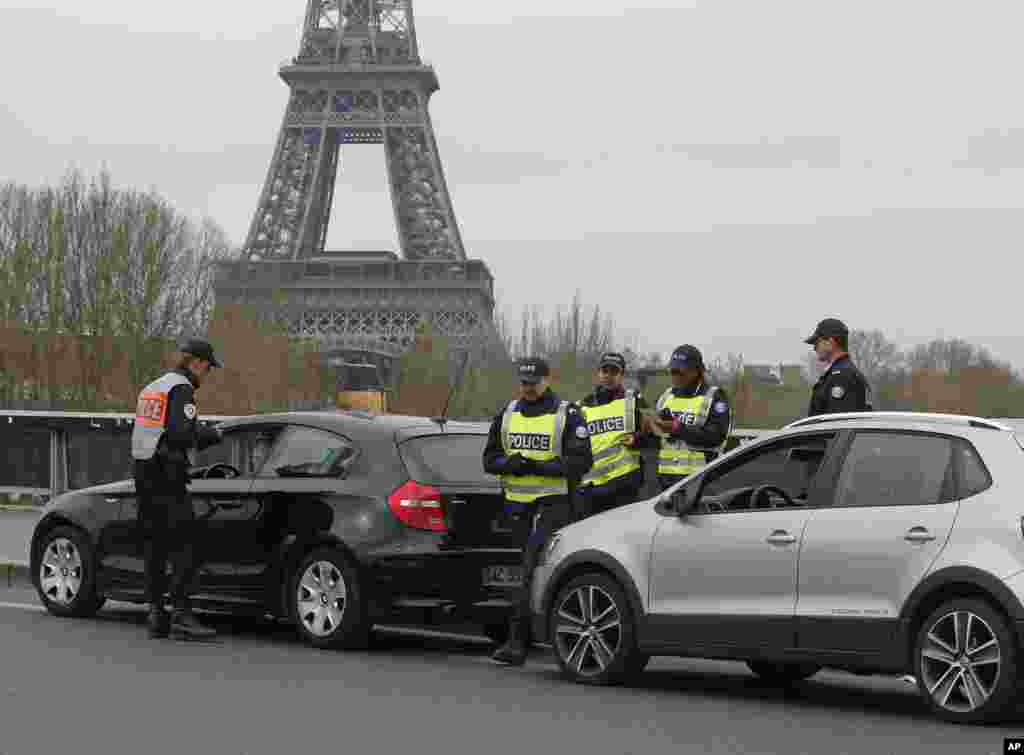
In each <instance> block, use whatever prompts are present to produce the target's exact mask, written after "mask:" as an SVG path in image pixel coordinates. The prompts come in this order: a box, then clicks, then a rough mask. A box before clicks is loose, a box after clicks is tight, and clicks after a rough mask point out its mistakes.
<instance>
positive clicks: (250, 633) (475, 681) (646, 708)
mask: <svg viewBox="0 0 1024 755" xmlns="http://www.w3.org/2000/svg"><path fill="white" fill-rule="evenodd" d="M19 603H30V604H34V603H35V596H34V595H33V594H32V593H30V592H27V591H24V590H12V589H8V590H0V648H3V650H2V651H0V652H2V655H0V659H2V660H0V669H2V671H0V753H3V755H34V754H35V753H45V754H46V755H51V754H52V753H55V752H66V753H82V752H103V753H108V754H109V755H120V754H121V753H125V754H128V753H131V754H132V755H134V754H135V753H141V752H144V753H149V754H151V755H160V754H161V753H175V755H180V753H181V752H183V751H185V752H196V753H207V752H217V753H223V754H224V755H229V754H231V753H246V754H252V755H256V754H257V753H274V754H275V755H277V753H281V752H300V751H311V752H354V753H359V755H372V754H374V753H382V754H384V753H387V755H395V754H401V753H416V754H417V755H419V754H420V753H451V754H452V755H454V754H455V753H481V752H483V753H487V755H503V754H504V753H515V754H516V755H520V754H521V753H522V752H523V751H524V749H527V750H528V751H531V752H537V753H559V752H563V753H587V755H603V754H604V753H611V754H614V755H622V754H623V753H637V754H638V755H639V754H640V753H642V754H643V755H657V754H658V753H672V755H680V753H709V754H715V753H722V754H725V753H728V754H729V755H733V754H735V753H749V754H753V753H769V754H771V755H778V754H780V753H792V754H793V755H797V754H798V753H809V754H810V753H814V754H815V755H818V754H819V753H865V754H869V755H883V754H884V753H900V754H902V753H929V754H930V753H946V754H948V755H954V754H955V755H973V754H974V753H979V754H981V753H993V754H995V753H1000V752H1002V742H1003V737H1004V736H1010V735H1016V734H1021V733H1024V716H1022V717H1021V719H1020V720H1021V724H1020V726H1019V727H1017V728H1014V729H1006V728H979V727H955V726H950V725H946V724H942V723H939V722H936V721H934V720H933V719H931V718H930V717H929V716H928V715H927V714H926V713H925V712H924V710H923V708H922V706H921V704H920V703H919V702H918V700H917V698H916V697H915V695H914V693H913V691H912V690H911V689H910V688H909V687H906V686H905V685H903V684H902V683H901V682H899V681H897V680H893V679H876V678H860V677H853V676H848V675H845V674H827V673H826V674H821V675H819V677H820V678H819V677H816V678H815V679H813V680H811V681H810V682H807V683H805V684H804V685H802V686H800V687H799V688H797V689H794V690H791V691H788V692H787V691H782V690H778V689H775V688H772V687H769V686H766V685H764V684H762V683H761V682H759V681H757V680H756V679H755V678H754V677H753V676H751V675H750V674H749V673H747V672H746V671H745V670H744V668H743V667H742V666H740V665H738V664H727V663H710V662H695V661H678V660H668V659H664V660H663V659H656V660H655V661H654V662H653V663H652V664H651V667H650V670H649V671H648V672H647V673H646V674H645V675H644V677H643V678H642V679H641V681H640V683H639V684H638V685H637V686H635V687H633V688H620V689H614V688H613V689H604V688H594V689H591V688H585V687H581V686H577V685H573V684H569V683H566V682H564V681H563V680H562V679H561V678H560V677H559V676H558V674H557V672H556V669H555V667H554V664H553V662H552V660H551V658H550V657H549V656H547V655H546V654H544V653H541V654H540V655H539V656H538V657H537V658H536V659H535V660H532V661H531V662H530V663H529V664H527V666H525V667H524V668H522V669H504V668H498V667H495V666H493V665H492V664H491V662H490V661H489V660H488V658H487V654H488V652H489V649H490V646H489V645H488V644H487V643H486V642H485V641H483V640H473V639H472V638H462V639H441V638H436V637H435V638H429V637H423V636H408V635H406V636H401V635H394V634H390V635H385V636H384V637H383V640H382V642H381V643H380V645H379V646H378V647H376V648H375V649H374V650H372V651H369V652H361V653H341V652H324V651H316V650H313V649H311V648H308V647H306V646H304V645H302V644H301V643H300V642H299V641H298V640H297V639H296V638H295V636H294V635H293V633H292V630H291V629H290V628H288V627H284V626H275V625H272V624H269V623H253V622H242V621H232V620H226V619H218V620H217V621H215V622H214V623H215V625H216V626H217V627H218V628H219V629H220V630H221V631H222V637H221V639H220V640H219V641H218V643H216V644H204V645H197V644H184V643H180V642H175V641H172V640H162V641H151V640H148V639H147V638H146V637H145V630H144V626H143V621H144V614H143V613H142V612H141V611H140V609H138V608H136V607H124V606H114V607H112V608H110V609H105V610H104V611H103V612H102V613H101V615H100V616H99V617H97V618H95V619H90V620H60V619H57V618H54V617H51V616H49V615H48V614H45V613H42V612H40V611H36V610H31V609H26V608H23V607H20V606H18V605H16V604H19ZM159 711H166V712H167V713H166V714H161V713H160V712H159ZM524 739H526V740H528V741H529V742H530V743H531V745H530V746H528V747H527V748H524V747H523V745H522V744H519V742H521V741H523V740H524Z"/></svg>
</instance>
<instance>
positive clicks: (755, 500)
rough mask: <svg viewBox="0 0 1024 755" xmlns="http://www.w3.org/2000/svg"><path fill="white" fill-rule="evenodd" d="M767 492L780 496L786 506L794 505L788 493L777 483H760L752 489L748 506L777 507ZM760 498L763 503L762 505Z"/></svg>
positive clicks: (754, 507)
mask: <svg viewBox="0 0 1024 755" xmlns="http://www.w3.org/2000/svg"><path fill="white" fill-rule="evenodd" d="M768 493H775V494H777V495H778V496H779V497H780V498H782V499H783V500H784V501H785V502H786V505H787V506H796V504H795V503H793V499H792V498H790V497H789V493H787V492H786V491H785V490H783V489H782V488H780V487H779V486H778V485H761V486H760V487H757V488H755V489H754V492H753V493H751V494H750V508H752V509H774V508H777V506H776V505H775V503H774V502H773V501H772V499H771V498H770V497H769V496H768V495H767V494H768ZM762 499H764V504H763V505H762Z"/></svg>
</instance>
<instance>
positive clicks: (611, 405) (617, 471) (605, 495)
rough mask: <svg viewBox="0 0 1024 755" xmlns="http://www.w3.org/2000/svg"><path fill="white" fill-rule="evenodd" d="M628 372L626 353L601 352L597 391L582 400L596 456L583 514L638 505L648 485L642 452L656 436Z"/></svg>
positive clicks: (584, 486) (586, 483)
mask: <svg viewBox="0 0 1024 755" xmlns="http://www.w3.org/2000/svg"><path fill="white" fill-rule="evenodd" d="M625 374H626V358H625V357H624V356H623V355H622V354H620V353H618V352H608V353H606V354H602V355H601V359H600V361H599V362H598V366H597V385H596V386H595V388H594V392H593V393H591V394H590V395H588V396H587V397H586V398H584V399H583V401H581V402H580V410H581V411H582V412H583V417H584V419H585V420H586V422H587V430H588V432H589V434H590V450H591V453H592V454H593V457H594V466H593V467H591V469H590V471H589V472H587V473H586V474H585V475H584V476H583V484H582V486H581V487H580V497H581V499H582V508H583V514H584V516H591V515H594V514H600V513H601V512H603V511H608V510H610V509H613V508H615V507H617V506H623V505H625V504H628V503H633V502H634V501H636V500H637V498H638V497H639V495H640V490H641V489H642V488H643V486H644V468H643V459H642V458H641V456H640V450H641V448H643V447H646V446H650V445H653V441H654V440H655V436H653V435H652V434H650V433H648V432H646V430H645V428H644V422H643V414H642V410H644V409H647V408H648V406H647V402H646V401H645V400H644V397H643V396H641V395H640V393H639V392H636V391H633V390H627V389H626V387H625V386H624V385H623V378H624V377H625Z"/></svg>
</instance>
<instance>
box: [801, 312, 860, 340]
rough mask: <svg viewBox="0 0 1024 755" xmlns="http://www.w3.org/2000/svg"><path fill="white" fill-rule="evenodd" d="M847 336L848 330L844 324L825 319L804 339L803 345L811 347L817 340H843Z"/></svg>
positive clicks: (833, 319)
mask: <svg viewBox="0 0 1024 755" xmlns="http://www.w3.org/2000/svg"><path fill="white" fill-rule="evenodd" d="M848 335H850V329H849V328H847V327H846V323H844V322H843V321H842V320H837V319H836V318H834V317H826V318H825V319H824V320H822V321H821V322H819V323H818V327H816V328H815V329H814V332H813V333H811V335H809V336H808V337H807V338H805V339H804V343H806V344H807V345H809V346H813V345H814V344H816V343H817V342H818V339H819V338H843V337H845V336H848Z"/></svg>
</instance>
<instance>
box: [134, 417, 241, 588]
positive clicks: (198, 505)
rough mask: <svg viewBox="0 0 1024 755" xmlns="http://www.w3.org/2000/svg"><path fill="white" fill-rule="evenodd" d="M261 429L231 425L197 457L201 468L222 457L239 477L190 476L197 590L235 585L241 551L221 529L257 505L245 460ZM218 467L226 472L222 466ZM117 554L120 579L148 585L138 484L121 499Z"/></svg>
mask: <svg viewBox="0 0 1024 755" xmlns="http://www.w3.org/2000/svg"><path fill="white" fill-rule="evenodd" d="M260 432H261V430H260V429H253V428H251V427H247V426H242V427H235V428H228V429H226V430H225V433H224V441H223V442H222V443H220V444H219V445H217V446H214V447H212V448H210V449H207V450H205V451H203V452H202V453H200V454H199V455H198V458H197V460H196V461H197V468H201V467H207V466H209V465H212V464H216V463H221V464H227V465H229V466H231V467H232V468H233V470H234V471H237V472H238V473H239V475H238V476H237V477H231V478H225V477H218V478H214V479H202V478H198V479H193V480H191V481H190V482H189V486H188V492H189V498H190V502H191V506H192V511H193V515H194V517H195V526H194V527H193V529H192V532H191V537H192V542H193V546H194V548H195V551H194V557H195V559H196V561H197V562H198V564H199V573H198V592H199V593H203V594H217V595H225V594H227V593H230V592H232V591H233V588H232V586H233V585H235V584H236V583H237V581H238V580H237V574H236V572H235V569H234V562H235V561H236V560H237V554H234V553H231V552H230V549H231V548H233V547H235V544H233V543H232V542H231V541H230V540H229V539H228V538H227V537H225V536H224V535H223V534H222V533H224V532H225V531H230V530H231V529H232V527H231V524H232V523H234V522H237V521H238V520H239V519H241V518H244V516H245V515H246V514H247V512H249V511H250V510H251V509H252V507H253V503H252V501H251V499H250V498H249V497H248V496H249V491H250V488H251V486H252V482H253V479H252V478H253V475H252V471H251V469H250V468H249V467H247V466H246V461H245V460H246V458H247V454H248V450H249V449H250V447H251V446H252V443H253V438H254V437H256V436H258V434H259V433H260ZM214 473H215V474H224V472H223V471H221V472H214ZM229 474H230V473H229ZM115 555H116V557H117V562H116V566H117V569H116V572H115V576H116V579H117V582H118V585H119V586H120V587H123V588H127V589H130V590H135V591H141V590H142V589H143V587H144V570H145V561H144V559H145V545H144V541H143V532H142V528H141V527H140V526H139V500H138V496H137V494H136V493H135V491H134V488H132V490H131V491H130V492H129V493H127V494H125V495H124V496H122V497H121V499H120V514H119V523H118V528H117V542H116V553H115ZM169 568H170V567H169V566H168V569H169Z"/></svg>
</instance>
